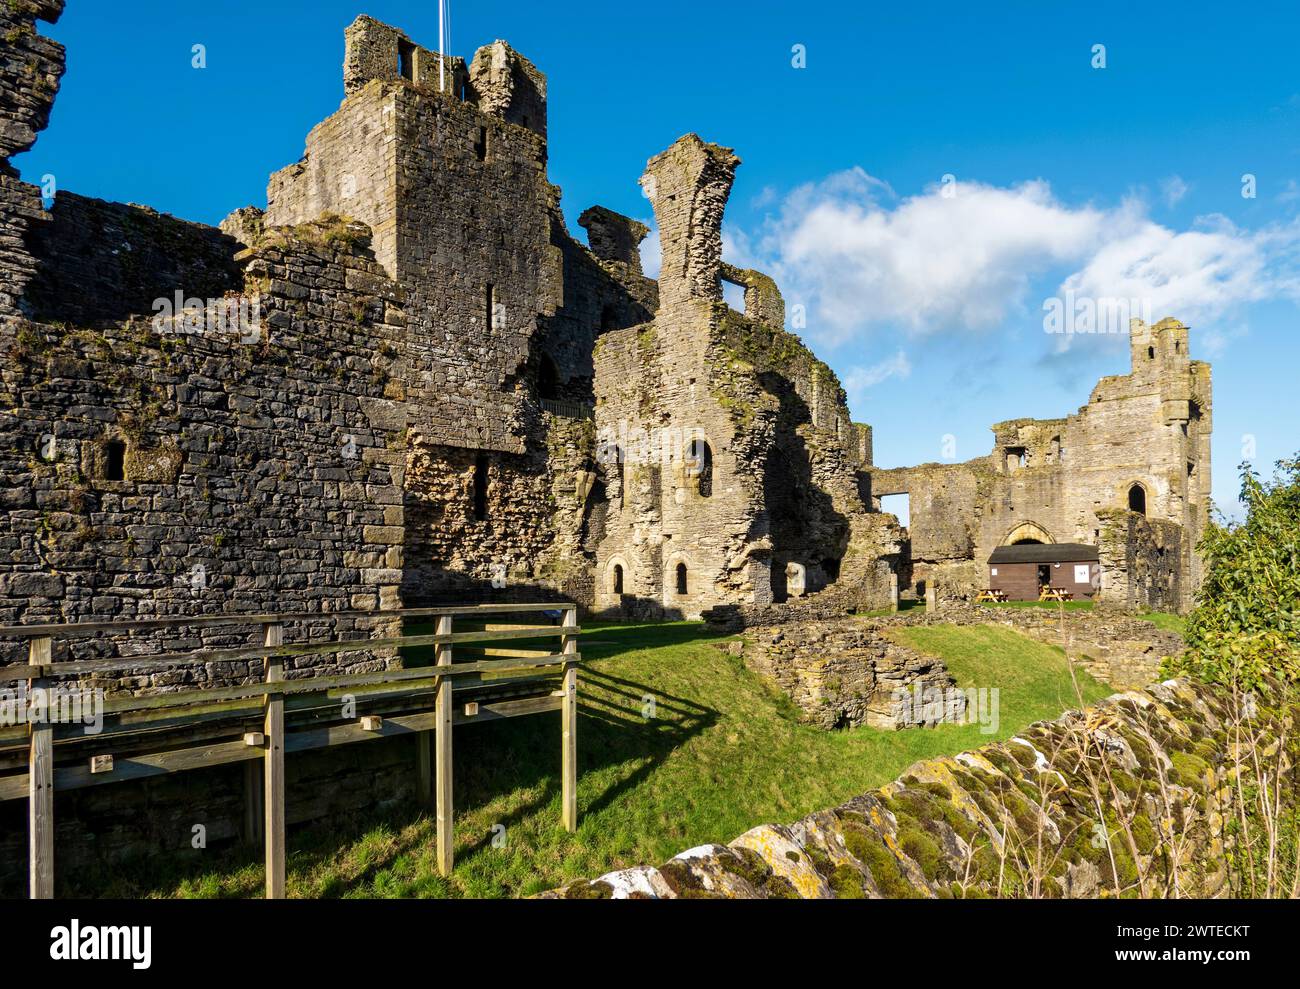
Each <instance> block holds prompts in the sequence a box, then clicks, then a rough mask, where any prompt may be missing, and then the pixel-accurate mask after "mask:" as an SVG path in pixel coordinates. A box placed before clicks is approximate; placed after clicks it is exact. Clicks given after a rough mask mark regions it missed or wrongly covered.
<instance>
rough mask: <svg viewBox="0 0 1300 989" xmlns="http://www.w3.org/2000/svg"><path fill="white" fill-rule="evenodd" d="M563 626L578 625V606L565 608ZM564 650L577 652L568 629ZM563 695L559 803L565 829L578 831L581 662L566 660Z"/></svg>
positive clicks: (576, 645)
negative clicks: (579, 666)
mask: <svg viewBox="0 0 1300 989" xmlns="http://www.w3.org/2000/svg"><path fill="white" fill-rule="evenodd" d="M564 627H565V628H566V629H570V628H577V627H578V609H577V608H565V609H564ZM560 641H561V642H562V643H563V647H562V650H561V651H562V652H563V653H564V655H565V656H572V655H574V654H576V653H577V651H578V636H577V635H576V634H574V633H572V632H566V633H565V634H564V635H562V636H560ZM562 689H563V691H564V698H563V700H562V702H561V708H560V712H561V713H560V721H561V728H562V730H563V737H562V742H561V746H562V755H561V758H560V803H561V806H562V817H563V819H564V829H565V830H566V831H570V832H572V831H576V830H578V665H577V663H576V662H575V661H572V660H570V661H567V662H566V663H565V665H564V683H563V688H562Z"/></svg>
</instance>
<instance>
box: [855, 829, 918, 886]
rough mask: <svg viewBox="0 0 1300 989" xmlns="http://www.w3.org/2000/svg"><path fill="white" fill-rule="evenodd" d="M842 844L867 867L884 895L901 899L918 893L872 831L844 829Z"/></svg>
mask: <svg viewBox="0 0 1300 989" xmlns="http://www.w3.org/2000/svg"><path fill="white" fill-rule="evenodd" d="M844 844H845V845H846V846H847V847H848V850H849V852H850V853H851V854H852V855H853V857H854V858H856V859H857V860H858V861H859V862H861V863H862V864H863V865H865V866H866V867H867V871H868V872H870V873H871V878H872V879H874V880H875V881H876V885H877V886H878V887H880V892H881V893H882V894H883V895H884V896H886V897H887V898H889V899H900V900H901V899H908V898H915V897H917V896H918V895H920V894H919V893H918V891H917V890H916V889H914V888H913V887H912V884H911V883H909V882H908V881H907V879H906V877H905V876H904V875H903V870H902V868H900V867H899V864H898V860H897V859H895V858H894V854H893V853H892V852H891V851H890V850H889V849H888V848H886V847H885V843H884V842H883V841H882V840H881V839H880V837H879V836H878V835H876V834H875V833H874V832H867V831H864V830H859V829H858V828H852V829H846V830H845V832H844Z"/></svg>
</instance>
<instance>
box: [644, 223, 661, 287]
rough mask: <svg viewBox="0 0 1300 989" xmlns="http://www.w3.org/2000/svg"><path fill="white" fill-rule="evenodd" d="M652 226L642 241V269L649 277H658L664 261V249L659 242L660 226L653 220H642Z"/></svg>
mask: <svg viewBox="0 0 1300 989" xmlns="http://www.w3.org/2000/svg"><path fill="white" fill-rule="evenodd" d="M641 222H643V223H644V224H645V225H646V226H648V227H649V228H650V233H648V234H647V235H646V238H645V240H643V241H641V270H642V271H643V272H645V275H646V277H647V278H658V277H659V269H660V268H661V267H662V266H663V263H664V254H663V249H662V248H661V247H660V244H659V228H658V227H657V226H656V225H655V223H654V221H653V220H642V221H641Z"/></svg>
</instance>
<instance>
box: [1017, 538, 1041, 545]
mask: <svg viewBox="0 0 1300 989" xmlns="http://www.w3.org/2000/svg"><path fill="white" fill-rule="evenodd" d="M1011 545H1012V546H1041V545H1043V541H1042V540H1041V539H1017V540H1016V541H1015V542H1013V543H1012V544H1011Z"/></svg>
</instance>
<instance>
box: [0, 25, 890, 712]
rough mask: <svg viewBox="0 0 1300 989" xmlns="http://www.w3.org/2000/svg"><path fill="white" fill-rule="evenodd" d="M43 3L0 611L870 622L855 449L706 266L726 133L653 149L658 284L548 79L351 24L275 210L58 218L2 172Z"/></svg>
mask: <svg viewBox="0 0 1300 989" xmlns="http://www.w3.org/2000/svg"><path fill="white" fill-rule="evenodd" d="M62 9H63V4H62V2H61V0H17V2H13V3H9V4H7V5H5V6H3V7H0V35H2V36H3V39H4V40H3V42H2V43H0V53H2V54H0V90H2V91H3V94H4V97H5V98H4V102H3V112H2V113H0V155H2V160H0V272H3V285H0V352H3V354H4V358H3V366H2V372H0V375H2V376H0V403H2V411H0V506H3V509H4V513H3V518H2V519H0V622H5V623H19V622H34V621H56V620H57V621H78V620H87V619H90V618H92V617H93V618H95V619H99V620H103V619H106V618H140V617H149V616H153V615H165V614H196V613H232V612H256V611H266V610H276V611H288V610H300V611H305V612H335V611H341V610H346V609H358V608H359V609H370V608H385V609H386V608H394V607H398V606H400V605H408V606H411V605H421V604H428V603H433V602H450V601H461V600H503V599H509V598H511V597H527V598H534V599H535V598H537V597H538V596H539V595H553V596H555V597H565V598H568V599H572V600H575V601H577V602H579V603H580V604H582V605H584V606H585V607H587V608H589V609H592V610H596V611H599V612H603V613H609V614H624V615H628V614H632V615H653V616H659V615H685V616H696V615H699V614H700V613H701V612H702V611H704V610H706V609H709V608H711V607H715V606H718V605H732V606H754V607H761V606H766V605H770V604H773V603H780V602H783V601H786V600H789V599H793V598H800V597H807V596H809V595H813V594H815V593H816V592H819V591H824V590H825V589H828V588H835V589H838V590H840V591H843V592H844V593H845V594H846V600H849V601H851V602H853V603H857V604H865V605H868V606H880V605H886V604H888V603H889V601H890V600H891V596H892V594H893V593H895V590H896V574H897V571H898V568H899V565H900V555H899V554H900V551H901V547H902V541H901V539H902V533H901V530H900V529H899V528H898V526H897V524H896V520H894V519H893V517H892V516H889V515H885V514H882V513H880V512H879V511H877V510H876V509H875V508H874V506H873V505H872V504H871V503H870V498H869V495H868V491H867V484H866V479H867V473H866V472H867V470H868V469H869V468H870V431H869V429H868V428H867V427H865V426H862V425H859V424H854V423H852V422H851V421H850V420H849V416H848V411H847V406H846V403H845V396H844V391H843V389H842V387H841V386H840V383H839V381H838V380H837V379H836V377H835V375H834V374H833V372H831V370H830V369H829V368H828V367H827V366H826V365H825V364H823V363H821V362H820V361H818V360H817V359H816V358H815V357H814V356H813V355H812V353H811V352H810V351H809V350H808V349H807V348H806V347H804V346H803V344H802V343H801V342H800V341H799V340H798V338H797V337H794V336H792V335H790V334H788V333H786V332H785V330H784V328H783V323H784V305H783V303H782V301H781V296H780V293H779V291H778V290H777V287H776V285H775V284H774V283H773V282H772V280H771V279H770V278H768V277H767V276H765V275H763V274H761V273H760V272H755V271H744V270H740V269H737V268H735V267H733V266H730V265H728V264H726V263H725V262H724V261H723V259H722V256H721V254H722V251H721V221H722V214H723V210H724V208H725V205H726V200H727V194H728V192H729V189H730V185H731V180H732V176H733V175H734V170H735V167H736V166H737V165H738V164H739V162H738V159H737V158H736V157H735V156H734V155H733V154H732V153H731V152H730V151H728V150H726V149H722V148H719V147H717V146H714V145H710V144H707V143H705V142H704V141H702V140H700V139H699V138H698V137H695V136H694V135H689V136H687V137H684V138H682V139H681V140H679V141H678V142H677V143H676V144H674V145H673V146H672V147H671V148H669V149H668V150H667V151H665V152H664V153H663V154H661V155H658V156H656V157H655V158H653V159H652V160H651V162H650V164H649V167H648V170H647V172H646V176H645V178H644V179H643V185H644V187H645V190H646V193H647V195H648V196H649V198H650V201H651V203H652V205H653V208H654V211H655V216H656V219H657V221H658V224H659V227H660V237H661V239H662V242H663V255H664V265H663V271H662V273H661V275H660V278H659V279H658V280H657V281H656V280H653V279H650V278H647V277H646V276H645V274H644V273H643V272H642V269H641V264H640V258H639V254H638V245H639V243H640V241H641V240H642V239H643V238H644V237H645V236H646V235H647V233H648V229H647V228H646V226H645V225H644V224H641V223H639V222H638V221H636V220H633V219H630V218H628V217H624V216H621V215H619V214H617V213H614V212H613V211H611V210H608V209H605V208H602V207H599V206H595V207H592V208H590V209H587V210H586V211H584V212H583V213H582V214H581V216H580V217H579V220H578V222H579V224H580V225H581V226H583V227H584V228H585V229H586V231H587V239H588V245H589V246H585V245H583V244H581V243H580V242H579V241H577V240H575V239H574V238H573V237H572V236H570V234H569V232H568V228H567V225H566V223H565V219H564V216H563V213H562V212H561V209H560V190H559V189H558V188H557V187H555V186H554V185H552V184H551V183H550V181H549V179H548V177H547V99H546V88H547V84H546V77H545V76H544V75H543V74H542V73H541V72H540V71H539V70H538V69H537V67H536V66H534V65H533V64H532V63H531V62H530V61H529V60H528V59H526V58H524V57H523V56H522V55H520V54H519V53H518V52H516V51H514V50H513V49H512V48H511V47H510V46H509V45H507V44H506V43H505V42H502V41H497V42H494V43H493V44H490V45H487V46H485V47H483V48H481V49H479V51H478V52H477V53H476V54H475V56H474V57H473V59H472V60H470V61H469V62H468V63H466V62H465V61H464V60H463V59H459V58H455V57H452V56H439V55H438V54H437V53H435V52H432V51H429V50H427V49H425V48H422V47H420V46H418V45H416V44H414V43H413V42H412V41H411V40H410V39H408V38H407V37H406V36H405V35H404V34H403V33H402V32H401V31H399V30H397V29H395V28H393V27H390V26H387V25H384V24H381V23H379V22H378V21H375V20H373V19H371V18H369V17H365V16H362V17H359V18H357V20H356V21H355V22H354V23H353V24H352V25H350V26H349V27H348V28H347V30H346V33H345V54H344V63H343V70H344V71H343V76H344V78H343V82H344V86H343V89H344V98H343V101H342V104H341V105H340V107H339V109H338V110H337V111H336V112H335V113H334V114H332V115H331V116H330V117H328V118H327V119H326V120H324V121H323V122H322V123H320V124H319V125H318V126H316V127H315V128H313V130H312V131H311V133H310V134H309V135H308V136H307V140H306V149H305V152H304V155H303V157H302V159H301V160H300V161H299V162H297V163H295V164H292V165H289V166H288V167H286V168H284V169H282V170H280V171H279V172H277V173H275V174H274V175H272V176H271V178H270V181H269V183H268V188H267V205H266V208H265V209H264V210H263V209H259V208H257V207H246V208H243V209H240V210H237V211H235V212H234V213H232V214H231V215H230V216H229V217H228V218H227V219H226V220H225V221H223V222H222V223H221V225H220V228H219V229H218V228H213V227H209V226H205V225H202V224H197V223H190V222H187V221H184V220H180V219H177V218H174V217H171V216H167V215H164V214H160V213H158V212H155V211H153V210H151V209H148V208H147V207H143V206H137V205H124V204H118V203H108V202H102V201H99V200H94V199H89V198H86V197H82V196H78V195H76V194H75V193H71V192H66V191H63V190H60V191H59V192H58V194H57V196H56V197H55V198H54V201H53V203H52V204H50V205H49V206H48V207H47V205H46V204H45V203H43V202H42V196H41V190H40V189H38V188H37V187H36V186H34V185H31V184H29V183H26V182H23V181H22V180H21V179H20V177H19V175H18V173H17V172H16V170H15V169H14V168H13V167H12V166H10V165H9V164H8V158H9V156H11V155H13V154H16V153H18V152H21V151H23V150H26V149H27V148H29V147H30V146H31V145H32V143H33V142H34V141H35V139H36V134H37V133H38V132H39V131H40V130H41V129H42V128H43V127H44V126H45V125H46V123H47V122H48V119H49V115H50V111H51V108H52V106H53V102H54V97H55V94H56V92H57V89H58V81H59V77H60V75H61V74H62V71H63V65H64V52H63V49H62V47H61V46H60V45H58V44H56V43H54V42H52V41H49V40H48V39H45V38H42V37H41V36H40V35H39V33H38V32H37V30H36V29H35V21H36V20H37V19H46V20H54V19H56V18H57V17H58V16H59V15H60V14H61V12H62ZM722 279H726V280H728V281H732V282H735V283H736V284H738V285H741V286H742V287H743V288H744V291H745V312H744V313H738V312H734V311H733V310H731V309H730V308H729V307H727V306H726V304H725V303H724V302H723V301H722V291H721V280H722ZM172 300H175V302H174V304H173V302H172ZM629 435H631V436H633V437H636V438H639V439H638V441H637V442H635V443H632V442H628V441H627V440H626V437H627V436H629ZM674 437H676V438H680V439H681V440H682V442H680V443H677V442H674V440H673V438H674ZM620 438H622V439H620ZM641 438H643V440H644V441H641ZM632 447H636V448H635V449H633V448H632ZM649 448H653V449H656V450H658V451H659V453H660V454H662V456H661V457H659V458H658V459H656V458H654V457H651V456H648V455H647V454H646V450H647V449H649ZM202 638H203V636H202V634H200V635H199V637H198V639H202ZM198 639H196V641H198ZM204 641H205V642H206V640H204ZM209 644H213V643H209ZM6 658H7V657H6ZM362 661H366V657H365V656H364V654H362V655H361V656H360V657H359V658H358V657H351V658H350V659H349V656H348V655H347V654H344V655H343V656H341V657H339V658H337V659H336V660H335V661H334V662H333V666H332V668H338V667H340V666H343V667H346V665H347V664H348V663H349V662H362ZM371 661H373V660H371ZM200 672H202V671H200ZM241 675H244V674H243V673H241V672H240V671H238V670H228V671H216V670H209V671H207V674H206V676H207V677H208V678H210V679H214V680H215V679H221V678H223V677H239V676H241ZM169 676H173V674H160V675H158V676H156V677H154V678H146V680H144V681H143V682H139V678H135V679H130V678H128V679H130V682H125V681H124V682H123V683H121V684H116V685H113V686H118V687H126V688H132V689H135V688H140V687H147V686H160V685H164V683H163V680H162V679H159V677H162V678H164V679H165V678H166V677H169ZM205 682H206V681H205Z"/></svg>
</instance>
